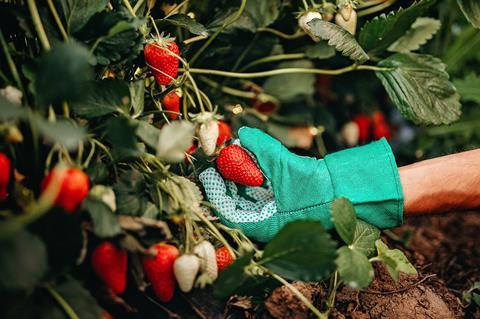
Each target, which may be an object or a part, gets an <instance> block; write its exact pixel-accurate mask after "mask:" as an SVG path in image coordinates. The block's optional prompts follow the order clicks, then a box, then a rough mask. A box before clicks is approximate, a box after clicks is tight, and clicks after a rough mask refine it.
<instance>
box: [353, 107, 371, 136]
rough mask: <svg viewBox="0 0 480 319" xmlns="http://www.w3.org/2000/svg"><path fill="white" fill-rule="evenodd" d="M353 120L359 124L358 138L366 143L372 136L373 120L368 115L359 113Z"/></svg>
mask: <svg viewBox="0 0 480 319" xmlns="http://www.w3.org/2000/svg"><path fill="white" fill-rule="evenodd" d="M353 121H354V122H355V123H357V125H358V139H359V140H360V143H365V142H366V141H368V139H369V138H370V130H371V127H372V120H371V119H370V117H368V116H367V115H364V114H359V115H356V116H355V117H354V118H353Z"/></svg>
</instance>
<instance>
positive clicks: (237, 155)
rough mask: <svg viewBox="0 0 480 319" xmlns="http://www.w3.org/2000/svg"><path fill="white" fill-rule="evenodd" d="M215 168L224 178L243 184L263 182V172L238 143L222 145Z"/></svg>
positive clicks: (253, 184) (258, 184) (251, 184)
mask: <svg viewBox="0 0 480 319" xmlns="http://www.w3.org/2000/svg"><path fill="white" fill-rule="evenodd" d="M217 168H218V171H219V172H220V174H222V176H223V177H225V178H226V179H229V180H231V181H234V182H235V183H239V184H242V185H245V186H260V185H262V184H263V174H262V171H260V169H259V168H258V166H257V164H255V162H254V161H253V159H252V158H251V157H250V155H249V154H248V153H247V152H246V151H245V150H244V149H243V148H241V147H240V146H238V145H234V144H232V145H229V146H227V147H224V148H223V149H222V150H221V151H220V154H219V155H218V157H217Z"/></svg>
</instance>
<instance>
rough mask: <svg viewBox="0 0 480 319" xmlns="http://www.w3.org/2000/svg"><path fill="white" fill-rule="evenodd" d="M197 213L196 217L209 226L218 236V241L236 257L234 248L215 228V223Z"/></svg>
mask: <svg viewBox="0 0 480 319" xmlns="http://www.w3.org/2000/svg"><path fill="white" fill-rule="evenodd" d="M194 212H195V215H197V216H198V218H200V220H201V221H202V222H203V223H204V224H205V225H207V227H208V228H209V229H210V230H211V231H212V232H213V233H214V234H215V235H217V239H218V240H219V241H220V242H221V243H222V244H223V245H224V246H225V247H226V248H227V250H228V252H229V253H230V255H232V256H235V253H234V251H233V249H232V247H231V246H230V244H229V243H228V241H227V240H226V239H225V237H223V235H222V234H221V233H220V231H219V230H218V228H217V227H215V225H213V223H212V222H211V221H209V220H208V218H207V217H205V216H204V215H203V214H202V213H201V212H198V211H197V210H195V211H194Z"/></svg>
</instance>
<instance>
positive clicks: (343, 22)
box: [335, 4, 357, 35]
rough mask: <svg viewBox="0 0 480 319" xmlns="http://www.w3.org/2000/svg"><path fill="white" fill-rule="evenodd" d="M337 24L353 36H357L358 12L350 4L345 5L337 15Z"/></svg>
mask: <svg viewBox="0 0 480 319" xmlns="http://www.w3.org/2000/svg"><path fill="white" fill-rule="evenodd" d="M335 23H336V24H337V25H339V26H341V27H342V28H344V29H345V30H347V31H348V32H350V33H351V34H352V35H355V31H356V29H357V12H356V11H355V10H354V9H353V7H352V6H351V5H350V4H348V5H345V6H343V7H342V8H341V9H340V10H339V11H338V13H337V14H336V15H335Z"/></svg>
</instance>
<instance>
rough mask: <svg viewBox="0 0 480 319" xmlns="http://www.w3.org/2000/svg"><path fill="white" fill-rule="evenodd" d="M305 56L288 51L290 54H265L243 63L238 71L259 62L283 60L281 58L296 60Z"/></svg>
mask: <svg viewBox="0 0 480 319" xmlns="http://www.w3.org/2000/svg"><path fill="white" fill-rule="evenodd" d="M304 57H305V53H290V54H278V55H271V56H267V57H264V58H261V59H258V60H255V61H252V62H250V63H249V64H247V65H245V66H244V67H242V68H240V70H239V71H240V72H242V71H244V70H247V69H250V68H251V67H254V66H256V65H259V64H263V63H268V62H275V61H283V60H297V59H303V58H304Z"/></svg>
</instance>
